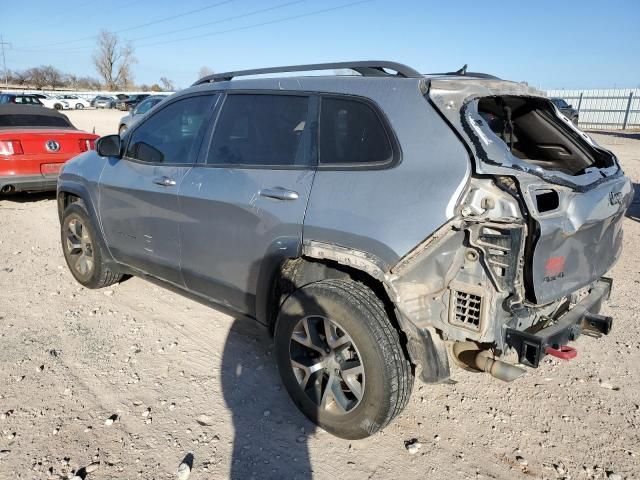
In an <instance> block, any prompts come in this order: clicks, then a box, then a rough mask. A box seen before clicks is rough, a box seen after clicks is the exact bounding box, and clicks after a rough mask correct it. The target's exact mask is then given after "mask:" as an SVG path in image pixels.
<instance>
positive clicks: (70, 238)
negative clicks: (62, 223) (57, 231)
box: [65, 218, 95, 277]
mask: <svg viewBox="0 0 640 480" xmlns="http://www.w3.org/2000/svg"><path fill="white" fill-rule="evenodd" d="M66 240H67V241H66V242H65V247H66V249H67V255H68V258H69V265H71V267H72V268H73V269H74V270H75V271H76V273H77V274H79V275H80V276H82V277H88V276H90V275H91V273H92V272H93V268H94V265H95V262H94V257H93V245H92V242H91V237H90V236H89V231H88V230H87V227H86V226H85V225H84V224H83V223H82V221H81V220H80V219H78V218H72V219H71V220H70V221H69V223H67V231H66Z"/></svg>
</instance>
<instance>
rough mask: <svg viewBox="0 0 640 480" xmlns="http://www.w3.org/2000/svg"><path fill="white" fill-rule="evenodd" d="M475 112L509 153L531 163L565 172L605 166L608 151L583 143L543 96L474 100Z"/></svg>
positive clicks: (608, 162) (610, 159)
mask: <svg viewBox="0 0 640 480" xmlns="http://www.w3.org/2000/svg"><path fill="white" fill-rule="evenodd" d="M478 112H479V113H480V115H481V116H482V118H483V119H484V120H485V122H486V123H487V125H488V126H489V128H490V129H491V131H492V132H493V133H494V134H496V136H497V137H498V138H500V140H502V141H503V142H504V143H505V145H506V146H508V147H509V150H510V151H511V153H512V154H513V155H514V156H515V157H517V158H519V159H521V160H524V161H526V162H527V163H530V164H532V165H535V166H538V167H541V168H543V169H545V170H550V171H559V172H562V173H565V174H567V175H580V174H583V173H585V170H586V169H587V168H589V167H597V168H607V167H611V166H613V164H614V160H613V157H612V155H610V154H608V153H607V152H603V151H597V150H594V149H592V148H590V147H589V145H588V144H585V142H584V140H583V139H582V138H581V137H580V136H579V135H577V134H576V132H575V131H574V129H572V128H571V127H570V126H569V125H568V124H567V123H566V122H563V121H562V120H561V119H560V118H559V117H558V116H557V115H556V114H555V111H554V107H553V105H551V104H550V102H549V101H547V100H544V99H538V98H535V97H519V96H514V95H503V96H490V97H484V98H481V99H479V100H478Z"/></svg>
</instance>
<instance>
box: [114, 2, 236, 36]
mask: <svg viewBox="0 0 640 480" xmlns="http://www.w3.org/2000/svg"><path fill="white" fill-rule="evenodd" d="M235 1H236V0H224V1H222V2H218V3H214V4H213V5H208V6H206V7H202V8H197V9H195V10H191V11H189V12H184V13H179V14H178V15H171V16H170V17H166V18H161V19H160V20H154V21H152V22H147V23H143V24H141V25H136V26H135V27H129V28H124V29H122V30H116V32H115V33H122V32H128V31H130V30H137V29H139V28H144V27H148V26H149V25H155V24H157V23H162V22H168V21H169V20H174V19H176V18H180V17H186V16H187V15H192V14H194V13H200V12H203V11H205V10H209V9H212V8H215V7H219V6H221V5H226V4H227V3H231V2H235Z"/></svg>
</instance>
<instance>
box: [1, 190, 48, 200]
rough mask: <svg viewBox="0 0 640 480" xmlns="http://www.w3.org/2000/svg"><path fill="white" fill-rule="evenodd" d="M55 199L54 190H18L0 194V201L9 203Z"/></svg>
mask: <svg viewBox="0 0 640 480" xmlns="http://www.w3.org/2000/svg"><path fill="white" fill-rule="evenodd" d="M55 199H56V192H55V190H54V191H51V192H34V193H28V192H20V193H13V194H11V195H1V194H0V201H6V202H9V203H29V202H39V201H41V200H55Z"/></svg>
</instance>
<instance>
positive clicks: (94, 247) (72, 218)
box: [60, 202, 122, 288]
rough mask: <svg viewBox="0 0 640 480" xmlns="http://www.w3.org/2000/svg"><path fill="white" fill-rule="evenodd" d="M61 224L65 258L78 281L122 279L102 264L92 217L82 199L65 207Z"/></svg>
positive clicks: (90, 284)
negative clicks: (84, 206)
mask: <svg viewBox="0 0 640 480" xmlns="http://www.w3.org/2000/svg"><path fill="white" fill-rule="evenodd" d="M61 225H62V228H61V232H60V233H61V240H62V250H63V252H64V258H65V260H66V262H67V266H68V267H69V270H71V274H72V275H73V276H74V278H75V279H76V280H77V281H78V283H80V284H82V285H84V286H85V287H87V288H102V287H108V286H109V285H112V284H114V283H117V282H119V281H120V280H121V279H122V275H120V274H118V273H115V272H113V271H111V270H110V269H109V267H108V266H107V265H106V264H105V262H104V256H103V254H102V249H101V247H100V244H99V243H98V242H97V237H96V232H95V230H94V227H93V225H92V223H91V219H90V218H89V215H88V214H87V212H86V210H85V209H84V208H83V205H82V203H81V202H75V203H72V204H71V205H69V206H68V207H67V208H66V209H65V211H64V213H63V214H62V224H61Z"/></svg>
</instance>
